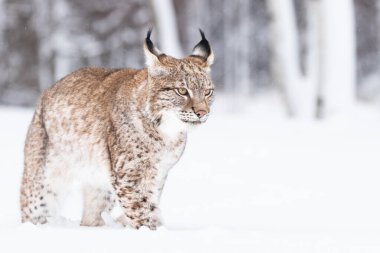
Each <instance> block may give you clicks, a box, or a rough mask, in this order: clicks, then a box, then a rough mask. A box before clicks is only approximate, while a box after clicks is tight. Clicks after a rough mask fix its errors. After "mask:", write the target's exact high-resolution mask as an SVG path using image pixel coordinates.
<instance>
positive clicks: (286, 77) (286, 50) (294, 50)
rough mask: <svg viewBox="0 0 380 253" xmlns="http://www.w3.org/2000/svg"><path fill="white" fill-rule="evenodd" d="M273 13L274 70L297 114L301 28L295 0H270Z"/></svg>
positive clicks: (291, 111) (288, 104)
mask: <svg viewBox="0 0 380 253" xmlns="http://www.w3.org/2000/svg"><path fill="white" fill-rule="evenodd" d="M268 8H269V11H270V12H271V14H272V43H273V44H272V53H273V58H272V63H273V65H272V74H273V80H274V82H275V85H276V86H277V87H278V88H279V89H280V92H281V94H282V97H283V100H284V103H285V106H286V110H287V113H288V114H289V115H290V116H293V115H297V114H298V110H299V104H300V101H299V96H298V95H300V93H299V91H298V89H299V85H300V70H299V54H298V42H297V41H298V40H297V29H296V22H295V14H294V6H293V1H292V0H268Z"/></svg>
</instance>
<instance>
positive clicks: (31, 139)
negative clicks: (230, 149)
mask: <svg viewBox="0 0 380 253" xmlns="http://www.w3.org/2000/svg"><path fill="white" fill-rule="evenodd" d="M145 54H146V57H147V62H148V68H147V69H142V70H132V69H106V68H83V69H80V70H77V71H75V72H73V73H72V74H70V75H68V76H66V77H65V78H63V79H62V80H60V81H58V82H57V83H56V84H55V85H54V86H52V87H51V88H49V89H48V90H46V91H45V92H44V93H43V94H42V96H41V98H40V100H39V102H38V105H37V108H36V111H35V114H34V117H33V120H32V123H31V125H30V127H29V131H28V135H27V139H26V143H25V169H24V174H23V179H22V186H21V199H20V200H21V213H22V222H28V221H30V222H32V223H35V224H37V223H46V222H47V221H48V218H49V217H54V216H55V215H57V213H58V212H59V210H60V199H61V197H62V196H63V195H64V193H65V191H66V189H67V187H68V186H69V185H70V184H72V183H73V182H74V181H76V182H80V184H81V185H82V187H83V194H84V207H83V208H84V210H83V217H82V225H87V226H99V225H103V224H104V222H103V220H102V218H101V216H100V215H101V213H102V212H103V211H110V210H111V209H112V207H113V206H114V203H115V201H116V202H117V203H118V204H119V205H120V207H121V208H122V210H123V213H124V216H123V217H120V218H119V220H123V221H124V223H127V224H128V225H130V226H132V227H134V228H139V227H140V226H148V227H149V228H150V229H155V228H156V227H157V226H158V225H159V224H160V218H159V211H158V204H159V199H160V195H161V192H162V188H163V186H164V182H165V179H166V176H167V171H168V170H169V169H170V168H171V167H172V166H173V165H174V164H175V163H176V162H177V161H178V159H179V158H180V156H181V154H182V152H183V150H184V148H185V143H186V135H187V134H186V127H184V128H179V129H178V132H176V131H173V130H167V129H171V128H170V126H171V124H172V120H171V119H170V115H174V116H172V117H175V119H174V121H173V122H176V123H173V124H177V123H178V124H183V125H185V126H186V125H188V124H199V123H201V122H204V121H205V118H207V115H205V117H202V118H203V119H204V120H202V119H198V117H197V116H196V112H197V111H199V110H202V111H206V112H207V114H208V113H209V106H210V104H211V102H212V100H213V94H211V95H210V96H205V93H206V92H207V90H209V89H213V84H212V82H211V80H210V77H209V75H208V72H207V69H208V67H209V65H208V64H207V61H206V60H207V59H205V60H202V58H199V57H194V56H190V57H187V58H184V59H175V58H172V57H170V56H166V55H160V56H159V57H157V56H156V55H153V54H152V53H151V52H149V50H148V49H147V48H146V46H145ZM149 62H150V63H149ZM180 87H184V88H186V89H187V90H188V91H189V94H188V95H186V96H181V95H179V94H178V93H177V92H176V91H177V90H176V89H178V88H180ZM169 119H170V120H169ZM185 122H186V123H185ZM167 127H169V128H167ZM174 127H175V128H176V126H174Z"/></svg>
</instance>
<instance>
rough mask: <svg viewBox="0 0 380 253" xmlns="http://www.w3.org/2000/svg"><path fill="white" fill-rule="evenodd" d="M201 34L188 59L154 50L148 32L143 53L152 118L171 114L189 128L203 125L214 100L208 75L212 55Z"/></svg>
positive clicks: (212, 86)
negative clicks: (145, 59) (146, 68)
mask: <svg viewBox="0 0 380 253" xmlns="http://www.w3.org/2000/svg"><path fill="white" fill-rule="evenodd" d="M201 35H202V40H201V42H199V43H198V44H197V45H196V46H195V47H194V50H193V53H192V54H191V55H190V56H188V57H186V58H184V59H176V58H173V57H170V56H167V55H165V54H162V53H161V52H160V51H159V50H158V49H157V48H155V47H154V46H153V43H152V42H151V41H150V39H149V36H150V33H148V37H147V39H146V43H145V53H146V57H147V65H148V73H149V79H148V82H149V86H150V92H151V97H150V110H151V113H152V114H153V115H154V116H153V117H154V118H157V119H159V118H160V117H163V116H165V115H168V114H171V115H174V116H175V117H176V118H178V119H180V120H181V121H182V122H185V123H188V124H191V125H196V124H200V123H204V122H206V120H207V118H208V115H209V113H210V106H211V104H212V102H213V100H214V85H213V83H212V81H211V78H210V76H209V67H210V65H211V64H212V61H213V54H212V51H211V48H210V46H209V43H208V41H207V40H206V39H205V37H204V34H203V32H201Z"/></svg>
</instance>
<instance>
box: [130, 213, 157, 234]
mask: <svg viewBox="0 0 380 253" xmlns="http://www.w3.org/2000/svg"><path fill="white" fill-rule="evenodd" d="M161 225H162V222H161V215H160V212H159V211H158V209H155V210H154V211H150V212H149V213H147V214H146V215H143V216H141V217H139V218H137V219H136V221H135V222H133V227H134V228H135V229H139V228H140V227H142V226H146V227H148V228H149V229H150V230H156V229H157V227H159V226H161Z"/></svg>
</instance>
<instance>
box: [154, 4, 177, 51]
mask: <svg viewBox="0 0 380 253" xmlns="http://www.w3.org/2000/svg"><path fill="white" fill-rule="evenodd" d="M151 3H152V8H153V13H154V16H155V20H156V24H157V26H158V37H159V39H158V42H159V45H160V50H162V52H164V53H166V54H168V55H171V56H174V57H182V56H183V53H182V49H181V45H180V43H179V37H178V28H177V18H176V13H175V10H174V6H173V3H172V1H171V0H151Z"/></svg>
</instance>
